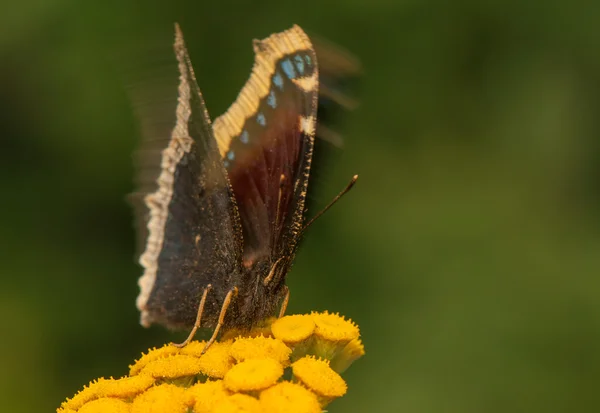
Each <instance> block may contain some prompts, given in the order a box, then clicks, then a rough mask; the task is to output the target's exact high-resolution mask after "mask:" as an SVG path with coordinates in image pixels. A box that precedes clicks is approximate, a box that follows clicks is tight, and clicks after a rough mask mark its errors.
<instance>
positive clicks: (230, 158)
mask: <svg viewBox="0 0 600 413" xmlns="http://www.w3.org/2000/svg"><path fill="white" fill-rule="evenodd" d="M234 158H235V153H233V151H229V152H227V159H229V160H230V161H233V159H234Z"/></svg>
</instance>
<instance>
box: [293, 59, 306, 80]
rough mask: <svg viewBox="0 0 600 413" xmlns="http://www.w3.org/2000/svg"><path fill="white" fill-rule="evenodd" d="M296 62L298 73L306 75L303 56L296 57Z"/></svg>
mask: <svg viewBox="0 0 600 413" xmlns="http://www.w3.org/2000/svg"><path fill="white" fill-rule="evenodd" d="M294 61H295V62H296V69H298V73H300V75H303V74H304V60H302V56H298V55H296V56H294Z"/></svg>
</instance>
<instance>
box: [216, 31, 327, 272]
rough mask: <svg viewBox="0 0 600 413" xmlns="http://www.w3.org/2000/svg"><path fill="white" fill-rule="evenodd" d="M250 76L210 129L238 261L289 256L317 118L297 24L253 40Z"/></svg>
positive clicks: (310, 61) (314, 79)
mask: <svg viewBox="0 0 600 413" xmlns="http://www.w3.org/2000/svg"><path fill="white" fill-rule="evenodd" d="M254 51H255V63H254V67H253V69H252V74H251V76H250V78H249V80H248V81H247V82H246V84H245V86H244V88H243V89H242V91H241V92H240V94H239V96H238V98H237V99H236V101H235V102H234V103H233V104H232V106H231V107H230V108H229V109H228V110H227V112H226V113H225V114H224V115H222V116H220V117H219V118H217V119H216V120H215V122H214V132H215V136H216V138H217V141H218V144H219V150H220V153H221V156H222V157H223V159H224V164H225V165H226V167H227V171H228V175H229V179H230V182H231V186H232V188H233V192H234V194H235V198H236V201H237V205H238V208H239V213H240V217H241V223H242V227H243V238H244V263H245V265H246V266H247V267H248V266H251V265H252V264H253V263H255V262H257V261H260V260H265V259H268V260H269V261H270V262H271V263H272V262H274V261H276V260H277V259H278V258H279V257H282V256H290V255H292V254H293V252H294V250H295V247H296V244H297V241H298V235H299V232H300V229H301V226H302V219H303V214H304V210H305V198H306V191H307V185H308V177H309V173H310V165H311V160H312V152H313V145H314V135H315V127H316V115H317V96H318V70H317V59H316V55H315V52H314V50H313V47H312V45H311V43H310V40H309V39H308V37H307V36H306V34H305V33H304V32H303V31H302V29H300V28H299V27H298V26H294V27H292V28H291V29H289V30H287V31H284V32H281V33H277V34H274V35H272V36H270V37H268V38H267V39H264V40H262V41H255V43H254Z"/></svg>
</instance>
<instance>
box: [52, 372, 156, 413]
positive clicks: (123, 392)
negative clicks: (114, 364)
mask: <svg viewBox="0 0 600 413" xmlns="http://www.w3.org/2000/svg"><path fill="white" fill-rule="evenodd" d="M152 384H154V378H152V377H151V376H148V375H139V376H134V377H123V378H121V379H117V380H115V379H103V378H100V379H98V380H97V381H94V382H91V383H90V384H89V386H87V387H84V389H83V390H82V391H80V392H79V393H77V394H76V395H75V397H73V398H72V399H70V400H67V401H66V402H65V403H63V405H62V407H63V408H64V409H72V410H78V409H80V408H81V407H82V406H83V405H85V404H86V403H88V402H91V401H93V400H96V399H99V398H103V397H114V398H132V397H134V396H136V395H137V394H140V393H142V392H143V391H144V390H146V389H147V388H149V387H150V386H152Z"/></svg>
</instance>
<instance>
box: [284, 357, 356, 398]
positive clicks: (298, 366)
mask: <svg viewBox="0 0 600 413" xmlns="http://www.w3.org/2000/svg"><path fill="white" fill-rule="evenodd" d="M292 371H293V373H294V378H295V379H296V380H297V381H298V382H300V383H301V384H303V385H304V386H306V387H307V388H308V389H309V390H311V391H312V392H314V393H315V394H316V395H317V396H319V399H320V401H321V405H326V404H327V403H329V402H330V401H331V400H333V399H335V398H337V397H341V396H343V395H344V394H346V390H347V386H346V382H345V381H344V379H342V378H341V376H340V375H339V374H337V373H336V372H335V371H333V370H332V369H331V367H329V362H328V361H326V360H318V359H316V358H314V357H311V356H306V357H303V358H301V359H300V360H298V361H296V362H295V363H294V364H292Z"/></svg>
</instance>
